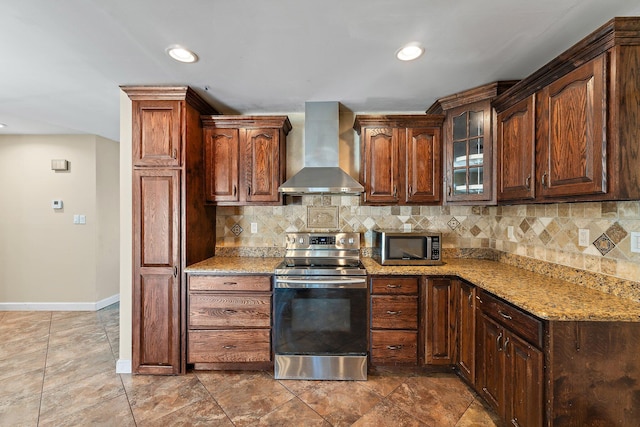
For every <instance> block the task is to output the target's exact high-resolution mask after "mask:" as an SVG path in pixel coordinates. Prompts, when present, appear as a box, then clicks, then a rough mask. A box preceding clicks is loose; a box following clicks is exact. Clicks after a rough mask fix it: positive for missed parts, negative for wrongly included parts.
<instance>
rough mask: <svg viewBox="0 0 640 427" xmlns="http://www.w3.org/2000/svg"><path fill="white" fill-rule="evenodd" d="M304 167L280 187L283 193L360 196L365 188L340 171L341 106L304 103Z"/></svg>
mask: <svg viewBox="0 0 640 427" xmlns="http://www.w3.org/2000/svg"><path fill="white" fill-rule="evenodd" d="M304 112H305V113H304V164H303V168H302V169H301V170H300V171H299V172H298V173H297V174H295V175H294V176H292V177H291V178H289V179H288V180H287V181H286V182H285V183H284V184H282V185H281V186H280V187H279V188H278V191H280V192H282V193H284V194H294V195H295V194H298V195H300V194H360V193H362V191H364V187H363V186H362V185H360V183H359V182H358V181H356V180H355V179H353V178H352V177H351V176H349V174H348V173H346V172H345V171H343V170H342V169H340V166H339V162H338V153H339V151H338V145H339V140H340V128H339V117H340V104H339V103H338V102H306V103H305V106H304Z"/></svg>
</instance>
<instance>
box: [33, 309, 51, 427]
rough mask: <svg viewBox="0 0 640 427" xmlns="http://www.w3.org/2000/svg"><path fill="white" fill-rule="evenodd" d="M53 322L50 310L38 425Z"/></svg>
mask: <svg viewBox="0 0 640 427" xmlns="http://www.w3.org/2000/svg"><path fill="white" fill-rule="evenodd" d="M52 322H53V312H51V311H50V312H49V330H48V331H47V350H46V353H45V356H44V366H43V367H42V383H41V384H40V402H38V420H37V421H36V425H40V416H41V414H42V398H43V396H44V380H45V377H46V375H47V360H48V359H49V344H50V343H51V323H52Z"/></svg>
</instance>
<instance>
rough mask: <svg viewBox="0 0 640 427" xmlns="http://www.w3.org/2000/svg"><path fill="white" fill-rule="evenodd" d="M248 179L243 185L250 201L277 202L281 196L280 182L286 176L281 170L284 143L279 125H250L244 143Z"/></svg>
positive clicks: (244, 161)
mask: <svg viewBox="0 0 640 427" xmlns="http://www.w3.org/2000/svg"><path fill="white" fill-rule="evenodd" d="M241 148H242V150H241V156H240V158H241V159H242V165H243V168H242V169H243V170H244V175H245V179H244V180H242V181H241V184H244V185H243V186H242V188H241V190H242V191H243V192H245V194H246V200H247V202H251V203H254V202H258V203H260V202H277V201H278V200H280V198H281V196H280V195H279V193H278V186H279V185H280V184H281V182H282V179H281V175H280V173H279V172H280V171H279V167H280V163H281V162H284V158H283V159H280V143H279V138H278V132H277V130H275V129H247V130H246V131H245V143H244V144H242V146H241Z"/></svg>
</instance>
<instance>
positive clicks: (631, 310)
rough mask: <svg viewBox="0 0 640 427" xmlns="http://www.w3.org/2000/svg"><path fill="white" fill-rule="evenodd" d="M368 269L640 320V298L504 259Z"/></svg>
mask: <svg viewBox="0 0 640 427" xmlns="http://www.w3.org/2000/svg"><path fill="white" fill-rule="evenodd" d="M281 261H282V258H258V257H256V258H253V257H212V258H209V259H207V260H204V261H202V262H199V263H197V264H193V265H190V266H189V267H188V268H187V269H186V272H187V273H190V274H273V271H274V269H275V267H276V266H277V265H278V264H279V263H280V262H281ZM362 263H363V264H364V266H365V268H366V269H367V273H368V274H370V275H387V274H388V275H406V276H407V275H409V276H410V275H427V276H428V275H433V276H457V277H460V278H461V279H464V280H467V281H468V282H470V283H473V284H474V285H476V286H478V287H480V288H482V289H485V290H487V291H489V292H491V293H492V294H494V295H496V296H498V297H500V298H502V299H504V300H506V301H509V302H510V303H512V304H514V305H516V306H518V307H521V308H522V309H524V310H526V311H528V312H530V313H531V314H533V315H535V316H537V317H539V318H541V319H546V320H574V321H625V322H630V321H632V322H640V303H638V302H635V301H633V300H631V299H625V298H620V297H617V296H615V295H611V294H606V293H604V292H600V291H598V290H595V289H591V288H587V287H585V286H580V285H577V284H573V283H570V282H567V281H564V280H559V279H555V278H552V277H548V276H545V275H542V274H538V273H533V272H530V271H527V270H524V269H521V268H518V267H514V266H511V265H508V264H504V263H500V262H496V261H488V260H479V259H466V258H464V259H463V258H451V259H445V260H444V265H439V266H415V267H414V266H382V265H380V264H378V263H377V262H376V261H374V260H373V259H371V258H362Z"/></svg>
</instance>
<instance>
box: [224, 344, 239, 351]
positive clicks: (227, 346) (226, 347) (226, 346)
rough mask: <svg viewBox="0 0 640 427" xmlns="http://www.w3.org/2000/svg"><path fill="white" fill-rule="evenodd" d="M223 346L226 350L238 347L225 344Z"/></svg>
mask: <svg viewBox="0 0 640 427" xmlns="http://www.w3.org/2000/svg"><path fill="white" fill-rule="evenodd" d="M222 348H224V349H225V350H233V349H234V348H236V346H235V345H223V346H222Z"/></svg>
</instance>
